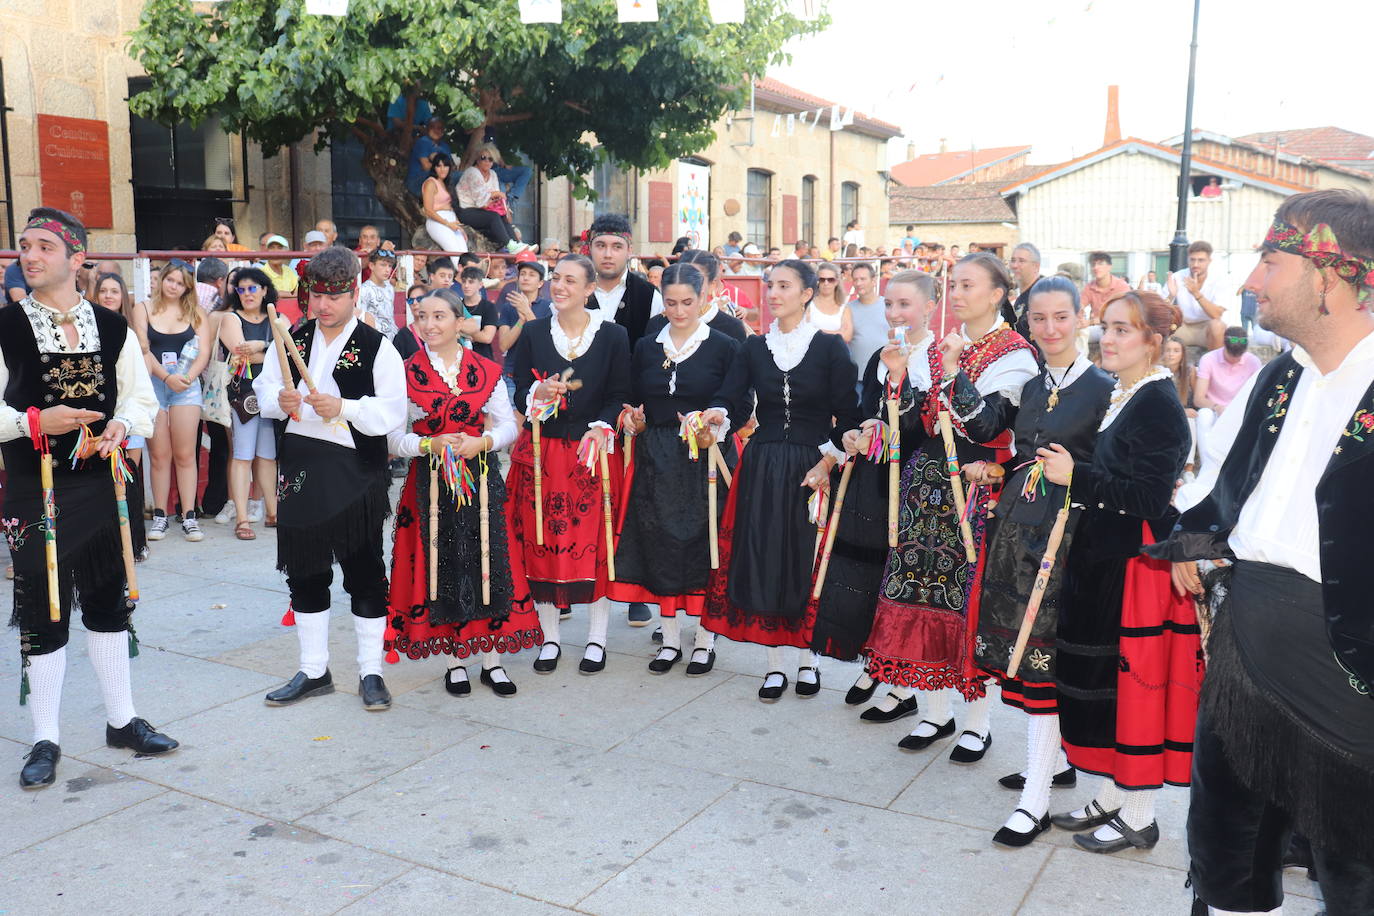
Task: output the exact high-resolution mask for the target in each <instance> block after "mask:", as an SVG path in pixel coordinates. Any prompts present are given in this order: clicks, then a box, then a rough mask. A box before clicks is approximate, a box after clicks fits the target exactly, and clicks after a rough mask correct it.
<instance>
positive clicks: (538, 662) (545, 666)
mask: <svg viewBox="0 0 1374 916" xmlns="http://www.w3.org/2000/svg"><path fill="white" fill-rule="evenodd" d="M544 646H553V648H554V650H555V654H554V656H553V658H543V657H538V658H535V660H534V673H535V674H553V673H554V672H555V671H557V670H558V660H559V659H560V658H562V657H563V647H562V646H560V645H559V644H558V643H556V642H546V643H544ZM544 646H540V647H539V651H540V653H541V654H542V653H543V651H544Z"/></svg>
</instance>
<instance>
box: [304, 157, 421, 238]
mask: <svg viewBox="0 0 1374 916" xmlns="http://www.w3.org/2000/svg"><path fill="white" fill-rule="evenodd" d="M329 171H330V178H331V180H330V184H331V185H332V193H331V195H330V209H331V212H330V214H329V215H330V218H331V219H332V220H333V221H334V225H335V226H337V227H338V228H339V238H340V239H341V240H343V241H344V242H346V243H347V244H350V245H352V244H355V243H356V240H357V238H358V233H359V232H360V231H361V230H362V228H363V227H364V226H369V225H371V226H376V227H377V231H378V232H380V233H381V235H382V238H383V239H389V240H391V241H393V242H395V243H396V244H397V245H398V246H399V247H401V248H409V247H410V239H405V238H401V224H400V223H399V222H397V221H396V218H395V217H393V216H392V215H391V213H390V212H389V211H388V210H387V209H386V208H385V207H383V206H382V202H381V201H380V200H378V199H377V188H376V186H375V185H374V184H373V183H372V176H371V175H369V174H368V173H367V169H365V168H363V142H362V141H361V140H359V139H358V138H357V137H354V136H352V135H346V136H344V137H341V138H335V139H333V140H331V141H330V142H329ZM306 218H307V219H313V218H314V217H313V215H307V217H306Z"/></svg>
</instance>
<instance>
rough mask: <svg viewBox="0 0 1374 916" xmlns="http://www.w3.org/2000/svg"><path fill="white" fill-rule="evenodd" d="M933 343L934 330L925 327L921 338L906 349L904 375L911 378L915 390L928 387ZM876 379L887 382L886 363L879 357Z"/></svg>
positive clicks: (924, 389) (922, 389)
mask: <svg viewBox="0 0 1374 916" xmlns="http://www.w3.org/2000/svg"><path fill="white" fill-rule="evenodd" d="M934 343H935V332H934V331H932V330H930V329H929V328H927V329H926V332H925V334H924V335H923V336H922V337H921V339H920V340H918V341H916V343H914V344H912V345H911V347H910V349H909V350H908V351H907V355H906V375H907V378H909V379H910V380H911V387H912V388H914V389H915V390H917V391H928V390H929V389H930V348H931V346H932V345H933V344H934ZM884 346H886V344H884ZM878 381H879V382H882V383H883V384H884V385H886V384H887V363H885V362H883V361H882V360H881V359H880V360H878Z"/></svg>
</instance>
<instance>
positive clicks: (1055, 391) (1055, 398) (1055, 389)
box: [1045, 356, 1078, 413]
mask: <svg viewBox="0 0 1374 916" xmlns="http://www.w3.org/2000/svg"><path fill="white" fill-rule="evenodd" d="M1076 365H1078V357H1076V356H1075V357H1074V359H1073V362H1071V363H1069V368H1067V369H1065V370H1064V374H1063V375H1061V376H1059V381H1057V382H1056V381H1055V380H1054V373H1053V372H1050V367H1049V366H1048V365H1047V366H1045V371H1046V372H1049V375H1050V385H1051V386H1052V387H1051V388H1050V399H1049V404H1048V406H1047V407H1046V408H1045V413H1054V409H1055V408H1056V407H1058V406H1059V386H1061V385H1063V384H1064V379H1066V378H1068V377H1069V373H1070V372H1072V371H1073V367H1074V366H1076Z"/></svg>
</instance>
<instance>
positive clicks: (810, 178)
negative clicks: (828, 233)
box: [801, 175, 816, 245]
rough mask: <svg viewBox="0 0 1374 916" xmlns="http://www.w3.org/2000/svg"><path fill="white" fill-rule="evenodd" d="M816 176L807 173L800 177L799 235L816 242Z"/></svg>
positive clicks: (813, 242)
mask: <svg viewBox="0 0 1374 916" xmlns="http://www.w3.org/2000/svg"><path fill="white" fill-rule="evenodd" d="M815 236H816V176H815V175H807V176H806V177H805V178H803V179H802V193H801V237H802V241H805V242H810V243H811V244H813V245H814V244H816V237H815Z"/></svg>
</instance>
